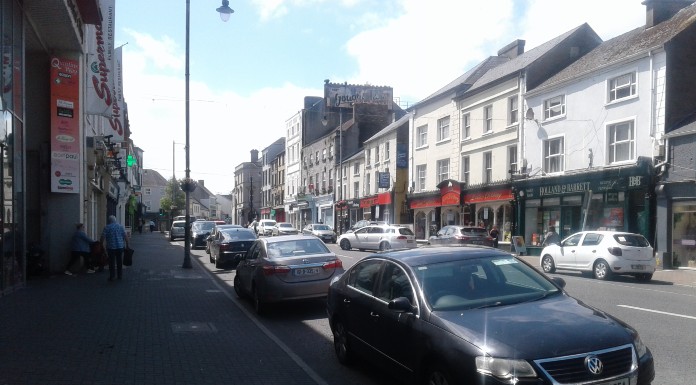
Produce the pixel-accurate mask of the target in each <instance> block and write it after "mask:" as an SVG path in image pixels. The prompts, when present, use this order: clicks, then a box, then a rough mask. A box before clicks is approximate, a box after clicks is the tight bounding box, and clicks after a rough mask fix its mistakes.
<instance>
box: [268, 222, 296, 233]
mask: <svg viewBox="0 0 696 385" xmlns="http://www.w3.org/2000/svg"><path fill="white" fill-rule="evenodd" d="M298 232H299V231H297V229H296V228H295V226H293V225H292V223H288V222H278V223H276V225H275V226H274V227H273V229H272V230H271V235H274V236H275V235H293V234H297V233H298Z"/></svg>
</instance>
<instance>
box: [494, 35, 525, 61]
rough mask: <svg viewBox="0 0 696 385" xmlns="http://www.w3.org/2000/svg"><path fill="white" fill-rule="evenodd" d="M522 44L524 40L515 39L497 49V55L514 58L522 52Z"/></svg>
mask: <svg viewBox="0 0 696 385" xmlns="http://www.w3.org/2000/svg"><path fill="white" fill-rule="evenodd" d="M524 44H525V41H524V40H522V39H517V40H515V41H513V42H512V43H510V44H508V45H506V46H505V47H503V48H501V49H500V50H498V56H505V57H507V58H508V59H514V58H516V57H518V56H520V55H522V54H523V53H524Z"/></svg>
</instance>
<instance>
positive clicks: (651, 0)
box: [642, 0, 694, 28]
mask: <svg viewBox="0 0 696 385" xmlns="http://www.w3.org/2000/svg"><path fill="white" fill-rule="evenodd" d="M693 2H694V0H645V1H643V3H642V4H643V5H645V28H650V27H654V26H656V25H658V24H660V23H662V22H663V21H665V20H669V19H671V18H672V16H674V15H676V14H677V12H679V11H680V10H682V9H683V8H686V7H688V6H689V5H691V4H692V3H693Z"/></svg>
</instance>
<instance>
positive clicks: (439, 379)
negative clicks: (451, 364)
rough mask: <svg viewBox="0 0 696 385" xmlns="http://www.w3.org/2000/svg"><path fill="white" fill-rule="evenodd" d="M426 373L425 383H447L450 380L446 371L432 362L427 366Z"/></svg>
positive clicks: (443, 384) (442, 384) (441, 384)
mask: <svg viewBox="0 0 696 385" xmlns="http://www.w3.org/2000/svg"><path fill="white" fill-rule="evenodd" d="M427 373H428V374H427V375H426V377H425V384H426V385H449V384H454V382H452V380H451V378H450V376H449V374H448V373H447V371H446V370H445V369H444V368H443V367H442V366H441V365H439V364H434V365H432V366H430V368H428V372H427Z"/></svg>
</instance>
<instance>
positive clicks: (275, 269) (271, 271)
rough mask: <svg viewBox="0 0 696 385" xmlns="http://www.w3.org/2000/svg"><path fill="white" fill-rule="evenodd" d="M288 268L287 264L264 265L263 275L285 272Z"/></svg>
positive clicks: (287, 271)
mask: <svg viewBox="0 0 696 385" xmlns="http://www.w3.org/2000/svg"><path fill="white" fill-rule="evenodd" d="M289 272H290V268H289V267H287V266H264V267H263V275H275V274H287V273H289Z"/></svg>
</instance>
